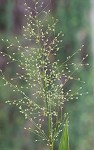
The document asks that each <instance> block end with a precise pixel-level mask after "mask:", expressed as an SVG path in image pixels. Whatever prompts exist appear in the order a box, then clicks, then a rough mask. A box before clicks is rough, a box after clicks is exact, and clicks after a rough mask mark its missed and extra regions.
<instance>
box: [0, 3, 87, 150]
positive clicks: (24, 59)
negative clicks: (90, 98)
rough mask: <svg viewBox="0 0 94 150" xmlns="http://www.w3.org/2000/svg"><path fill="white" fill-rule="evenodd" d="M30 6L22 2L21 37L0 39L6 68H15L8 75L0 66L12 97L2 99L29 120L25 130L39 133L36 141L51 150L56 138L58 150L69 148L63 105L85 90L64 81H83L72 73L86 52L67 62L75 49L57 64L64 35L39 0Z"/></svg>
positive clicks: (80, 64) (76, 70) (76, 97)
mask: <svg viewBox="0 0 94 150" xmlns="http://www.w3.org/2000/svg"><path fill="white" fill-rule="evenodd" d="M34 6H35V7H34V8H30V7H28V6H27V4H26V3H25V7H26V15H25V16H26V19H27V25H26V27H25V26H23V36H22V39H21V40H20V39H18V38H17V37H15V41H14V42H12V41H11V40H10V39H2V41H3V42H5V43H6V45H7V49H8V51H7V53H5V52H1V53H0V54H1V55H2V57H4V58H5V59H6V60H7V62H6V65H7V68H8V70H9V68H10V65H13V64H14V66H15V64H16V68H15V69H16V71H15V72H14V74H12V75H11V76H10V78H7V75H6V74H5V72H4V71H3V70H2V69H1V78H2V82H4V86H5V89H8V90H9V91H11V90H12V99H11V100H10V99H9V100H6V102H7V103H9V104H14V105H16V106H18V108H19V110H20V112H21V113H22V114H24V116H25V119H26V120H27V119H28V120H29V121H30V122H31V124H30V125H29V127H25V129H27V130H29V131H31V132H33V133H34V134H36V135H37V136H39V139H36V140H35V141H36V142H37V141H38V140H42V141H45V142H46V143H47V146H48V147H49V149H50V150H53V148H54V144H55V143H56V142H57V141H58V142H59V146H58V148H59V150H62V149H66V150H69V139H68V116H67V113H64V112H63V109H64V104H65V102H67V101H69V100H70V99H71V100H72V99H78V96H79V95H83V94H87V93H81V92H80V90H81V89H82V86H80V87H79V88H78V89H75V90H74V89H73V90H71V89H70V86H69V84H68V83H71V82H72V81H74V80H75V81H78V82H80V83H81V84H82V85H83V84H84V82H83V81H81V79H80V78H79V77H75V73H76V72H78V70H79V69H80V68H81V67H82V66H83V65H88V63H86V64H84V63H83V62H84V60H85V59H86V58H87V57H88V55H86V56H85V57H83V58H82V60H81V62H77V63H71V62H70V60H71V59H72V57H74V56H75V55H76V54H77V55H78V53H79V52H80V51H81V49H79V50H78V51H76V52H74V53H73V54H72V55H70V56H68V57H67V59H66V60H65V61H64V62H63V61H62V63H61V60H59V59H58V58H57V57H56V56H57V55H58V53H59V51H61V50H62V48H63V44H62V41H63V40H62V38H63V36H64V34H63V33H62V31H60V32H59V33H56V30H55V27H56V23H57V21H58V20H56V21H55V19H54V18H53V17H51V16H50V17H49V13H50V10H48V11H45V9H46V8H47V6H46V7H44V4H43V2H42V3H40V2H35V3H34ZM40 8H41V9H40ZM49 20H51V21H50V23H49ZM82 47H83V46H82ZM9 51H11V52H9ZM18 81H19V82H18ZM65 87H67V91H66V90H65ZM15 97H16V98H15ZM14 98H15V99H14ZM62 132H63V134H62ZM59 136H61V139H60V138H59Z"/></svg>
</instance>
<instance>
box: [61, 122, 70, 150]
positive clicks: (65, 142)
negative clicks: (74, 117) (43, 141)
mask: <svg viewBox="0 0 94 150" xmlns="http://www.w3.org/2000/svg"><path fill="white" fill-rule="evenodd" d="M59 150H69V136H68V121H67V120H66V124H65V127H64V130H63V133H62V136H61V139H60V143H59Z"/></svg>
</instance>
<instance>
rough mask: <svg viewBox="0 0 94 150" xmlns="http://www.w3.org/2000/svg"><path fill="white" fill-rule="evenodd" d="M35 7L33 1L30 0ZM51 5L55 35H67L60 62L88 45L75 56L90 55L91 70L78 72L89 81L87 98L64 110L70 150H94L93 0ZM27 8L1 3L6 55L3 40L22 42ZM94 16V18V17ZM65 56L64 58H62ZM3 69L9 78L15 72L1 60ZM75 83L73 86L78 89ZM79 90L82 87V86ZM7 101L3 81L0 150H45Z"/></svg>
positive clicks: (12, 1)
mask: <svg viewBox="0 0 94 150" xmlns="http://www.w3.org/2000/svg"><path fill="white" fill-rule="evenodd" d="M27 2H28V4H29V6H30V7H32V0H27ZM44 2H45V4H48V3H49V8H50V9H51V15H53V16H54V17H55V18H58V20H59V22H58V24H57V25H56V33H58V32H59V31H60V30H62V31H63V33H64V35H65V36H64V38H63V45H64V47H63V52H62V51H60V53H59V54H58V58H59V59H60V60H61V61H62V57H61V56H62V55H63V59H65V58H66V56H68V55H71V54H73V52H74V51H76V50H77V49H79V48H81V45H83V44H84V45H85V46H84V47H83V50H82V52H81V54H80V55H79V56H78V55H76V56H75V59H73V60H72V62H76V60H78V59H79V60H80V61H81V59H82V58H83V57H84V56H85V55H86V54H87V53H88V54H89V57H88V58H87V59H86V60H85V63H89V64H90V66H89V67H83V68H82V69H80V70H79V72H78V74H79V77H80V78H81V79H82V80H84V81H86V84H85V85H84V86H83V93H84V92H87V91H88V92H89V94H88V95H83V96H81V97H79V100H76V101H75V100H73V101H70V102H69V103H68V104H67V105H66V108H65V111H67V112H69V121H70V126H69V132H70V133H69V136H70V150H93V149H94V119H93V118H94V100H93V97H94V95H93V87H94V64H93V57H94V56H93V54H94V52H93V51H94V49H92V47H93V46H92V45H93V43H92V41H93V39H92V37H93V36H92V34H93V33H92V32H93V29H92V26H93V25H92V24H93V21H92V19H93V17H92V16H91V13H92V7H93V6H91V5H92V4H91V0H52V1H51V3H50V1H49V0H44ZM24 13H25V10H24V5H23V0H0V51H4V52H6V43H5V44H4V43H2V41H1V38H3V37H9V38H11V39H12V38H13V36H14V35H16V36H18V37H20V38H21V32H22V25H23V23H24ZM93 15H94V14H93ZM61 54H62V55H61ZM0 69H2V70H3V71H4V72H5V74H6V76H8V78H10V76H11V74H13V73H14V72H15V71H16V66H13V65H12V66H10V68H8V69H7V67H6V60H5V59H3V58H2V56H0ZM76 86H78V85H76V83H74V84H72V85H71V88H72V89H75V88H76ZM79 86H80V85H79ZM7 99H12V93H11V91H10V90H9V89H6V91H5V88H4V87H3V81H2V79H0V149H1V150H37V149H38V150H46V147H45V145H38V147H37V144H36V143H34V142H33V141H34V139H35V136H32V135H31V134H30V133H28V132H26V131H24V126H28V122H27V121H26V120H24V116H22V115H21V114H20V113H19V110H18V109H17V107H15V106H9V105H7V104H5V101H6V100H7Z"/></svg>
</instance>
